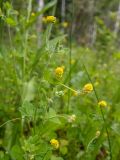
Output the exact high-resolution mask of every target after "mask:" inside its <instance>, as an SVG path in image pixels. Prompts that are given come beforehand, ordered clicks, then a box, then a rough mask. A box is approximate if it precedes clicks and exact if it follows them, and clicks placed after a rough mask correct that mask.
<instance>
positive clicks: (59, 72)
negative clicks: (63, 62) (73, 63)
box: [55, 67, 64, 78]
mask: <svg viewBox="0 0 120 160" xmlns="http://www.w3.org/2000/svg"><path fill="white" fill-rule="evenodd" d="M63 73H64V68H63V67H57V68H56V69H55V74H56V77H57V78H62V75H63Z"/></svg>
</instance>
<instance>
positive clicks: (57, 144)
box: [50, 139, 60, 149]
mask: <svg viewBox="0 0 120 160" xmlns="http://www.w3.org/2000/svg"><path fill="white" fill-rule="evenodd" d="M50 144H51V145H52V146H53V148H54V149H58V148H59V146H60V144H59V142H58V140H56V139H51V141H50Z"/></svg>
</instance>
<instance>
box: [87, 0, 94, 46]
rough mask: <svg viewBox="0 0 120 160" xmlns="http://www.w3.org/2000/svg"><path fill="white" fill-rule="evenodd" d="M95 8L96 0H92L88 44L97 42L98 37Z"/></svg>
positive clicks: (89, 11)
mask: <svg viewBox="0 0 120 160" xmlns="http://www.w3.org/2000/svg"><path fill="white" fill-rule="evenodd" d="M94 10H95V3H94V0H90V2H89V10H88V14H89V19H88V37H87V39H88V40H87V41H88V45H89V46H92V45H93V44H94V42H95V39H96V38H95V37H96V24H95V22H94Z"/></svg>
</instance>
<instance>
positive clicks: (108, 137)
mask: <svg viewBox="0 0 120 160" xmlns="http://www.w3.org/2000/svg"><path fill="white" fill-rule="evenodd" d="M83 62H84V61H83V60H82V64H83V67H84V69H85V72H86V73H87V76H88V79H89V80H90V82H91V83H92V85H93V90H94V93H95V97H96V99H97V103H98V102H99V97H98V95H97V92H96V89H95V87H94V84H93V82H92V79H91V77H90V75H89V73H88V71H87V68H86V66H85V65H84V63H83ZM100 111H101V115H102V119H103V122H104V125H105V130H106V133H107V139H108V145H109V151H110V160H112V149H111V142H110V136H109V132H108V128H107V125H106V120H105V116H104V113H103V110H102V108H101V107H100Z"/></svg>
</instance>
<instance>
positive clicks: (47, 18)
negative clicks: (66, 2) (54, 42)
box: [46, 16, 56, 23]
mask: <svg viewBox="0 0 120 160" xmlns="http://www.w3.org/2000/svg"><path fill="white" fill-rule="evenodd" d="M46 21H47V22H49V23H55V22H56V17H54V16H47V17H46Z"/></svg>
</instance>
